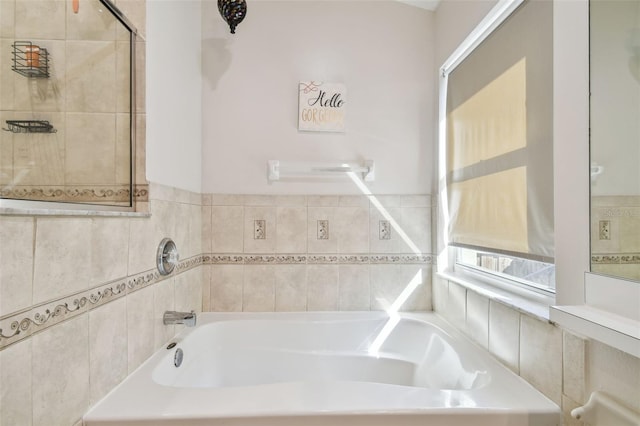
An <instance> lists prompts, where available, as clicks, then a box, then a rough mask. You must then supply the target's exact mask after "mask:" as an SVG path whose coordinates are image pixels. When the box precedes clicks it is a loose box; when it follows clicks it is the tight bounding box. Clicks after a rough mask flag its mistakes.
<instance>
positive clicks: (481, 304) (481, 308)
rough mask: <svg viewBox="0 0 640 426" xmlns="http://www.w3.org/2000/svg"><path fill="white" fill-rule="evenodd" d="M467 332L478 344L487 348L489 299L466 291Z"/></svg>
mask: <svg viewBox="0 0 640 426" xmlns="http://www.w3.org/2000/svg"><path fill="white" fill-rule="evenodd" d="M466 330H467V334H468V335H469V336H471V338H472V339H473V340H475V341H476V342H477V343H478V344H480V346H482V347H483V348H485V349H489V299H488V298H486V297H484V296H481V295H479V294H477V293H475V292H472V291H468V292H467V324H466Z"/></svg>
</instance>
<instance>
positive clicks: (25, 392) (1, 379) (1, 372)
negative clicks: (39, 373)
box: [0, 339, 40, 426]
mask: <svg viewBox="0 0 640 426" xmlns="http://www.w3.org/2000/svg"><path fill="white" fill-rule="evenodd" d="M31 344H32V341H31V339H27V340H24V341H22V342H19V343H16V344H14V345H12V346H10V347H8V348H6V349H5V350H3V351H1V352H0V401H2V404H0V424H1V425H9V426H11V425H16V426H17V425H20V426H30V425H31V424H32V423H31V419H32V412H31V410H32V409H31V406H32V402H33V400H32V397H31V395H32V388H31V386H32V385H31V379H32V375H31V360H32V350H31ZM35 385H36V386H39V385H40V383H39V382H36V383H35Z"/></svg>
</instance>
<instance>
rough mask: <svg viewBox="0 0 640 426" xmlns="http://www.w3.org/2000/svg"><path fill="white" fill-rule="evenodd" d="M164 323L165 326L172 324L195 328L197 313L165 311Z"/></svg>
mask: <svg viewBox="0 0 640 426" xmlns="http://www.w3.org/2000/svg"><path fill="white" fill-rule="evenodd" d="M162 323H163V324H164V325H170V324H184V325H186V326H187V327H193V326H195V325H196V313H195V311H191V312H177V311H165V313H164V315H163V316H162Z"/></svg>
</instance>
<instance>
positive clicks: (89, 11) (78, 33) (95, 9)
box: [66, 0, 117, 41]
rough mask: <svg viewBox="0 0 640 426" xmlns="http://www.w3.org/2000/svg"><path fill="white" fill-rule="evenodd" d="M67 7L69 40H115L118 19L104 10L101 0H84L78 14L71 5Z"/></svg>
mask: <svg viewBox="0 0 640 426" xmlns="http://www.w3.org/2000/svg"><path fill="white" fill-rule="evenodd" d="M66 9H67V11H66V18H67V19H66V26H67V39H68V40H85V41H89V40H91V41H100V40H115V37H116V22H117V20H116V18H115V16H113V15H112V14H111V13H105V12H104V5H103V4H102V3H101V2H100V0H83V1H82V4H81V6H80V8H79V9H78V13H77V14H76V13H74V12H73V9H72V8H71V7H67V8H66Z"/></svg>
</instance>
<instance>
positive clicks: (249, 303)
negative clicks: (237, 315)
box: [242, 265, 276, 312]
mask: <svg viewBox="0 0 640 426" xmlns="http://www.w3.org/2000/svg"><path fill="white" fill-rule="evenodd" d="M275 283H276V275H275V267H274V266H271V265H267V266H257V265H255V266H253V265H252V266H248V267H245V271H244V286H243V291H242V310H243V311H245V312H273V311H275V306H276V303H275V302H276V291H275Z"/></svg>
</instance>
